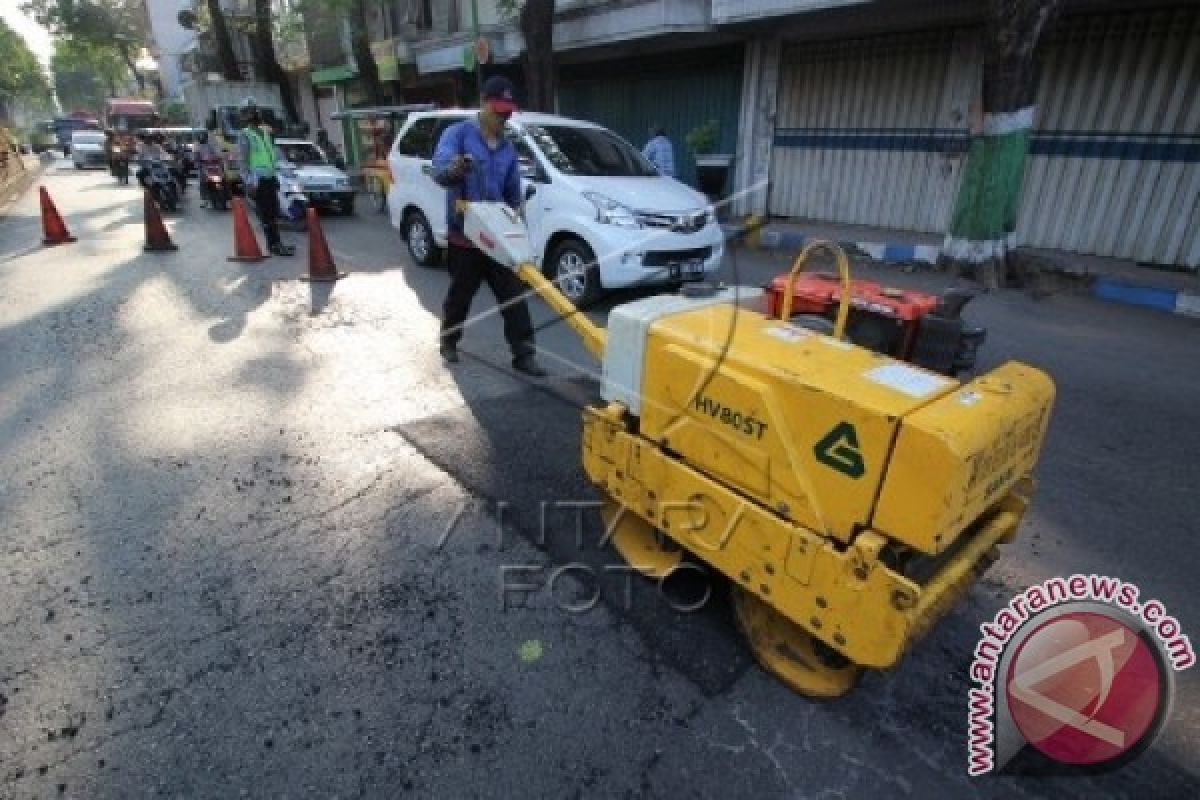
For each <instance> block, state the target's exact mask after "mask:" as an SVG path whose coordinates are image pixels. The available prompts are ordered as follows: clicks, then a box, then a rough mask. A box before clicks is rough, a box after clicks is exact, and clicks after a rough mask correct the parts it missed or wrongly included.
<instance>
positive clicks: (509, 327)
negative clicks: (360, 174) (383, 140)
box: [433, 75, 546, 378]
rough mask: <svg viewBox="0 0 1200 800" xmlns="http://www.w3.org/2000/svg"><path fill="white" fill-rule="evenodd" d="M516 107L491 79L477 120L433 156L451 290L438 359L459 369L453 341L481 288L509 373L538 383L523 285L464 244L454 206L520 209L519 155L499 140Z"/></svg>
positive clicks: (504, 86)
mask: <svg viewBox="0 0 1200 800" xmlns="http://www.w3.org/2000/svg"><path fill="white" fill-rule="evenodd" d="M516 107H517V106H516V103H515V102H514V100H513V88H512V83H510V82H509V81H508V79H507V78H504V77H501V76H499V75H497V76H493V77H491V78H489V79H488V80H487V82H486V83H485V84H484V85H483V97H482V102H481V103H480V111H479V114H478V116H477V117H476V118H475V119H469V120H464V121H463V122H459V123H457V124H455V125H451V126H450V127H449V128H447V129H446V131H445V133H443V134H442V137H441V140H440V141H439V142H438V146H437V149H436V150H435V151H434V154H433V170H434V179H435V180H436V181H437V182H438V183H439V184H441V185H442V186H445V187H446V219H447V221H448V225H447V228H448V233H447V247H446V266H447V267H448V268H449V271H450V289H449V291H448V292H447V293H446V301H445V303H444V304H443V307H442V311H443V314H442V332H441V353H442V357H443V358H444V359H445V360H446V361H447V362H448V363H451V364H454V363H457V362H458V342H459V340H460V339H461V338H462V334H463V324H464V323H465V322H466V319H467V314H468V313H469V312H470V310H471V300H472V299H474V297H475V293H476V292H477V291H479V286H480V284H481V283H484V282H486V283H487V285H488V288H489V289H491V291H492V294H493V295H495V296H496V304H497V305H499V306H500V313H501V314H502V315H503V316H504V338H505V339H507V340H508V346H509V348H510V349H511V350H512V355H513V362H512V363H513V368H514V369H516V370H518V371H519V372H523V373H525V374H526V375H532V376H534V377H539V378H540V377H544V376H545V375H546V371H545V370H543V369H542V367H541V365H539V364H538V362H537V359H536V358H535V357H534V353H535V351H536V348H535V345H534V342H533V322H532V320H531V319H530V317H529V307H528V306H527V305H526V304H525V301H524V299H522V295H523V294H524V293H525V285H524V284H523V283H522V282H521V280H520V278H518V277H517V276H516V274H515V273H514V272H513V271H512V270H511V269H508V268H507V267H504V266H503V265H501V264H499V263H497V262H496V261H495V260H493V259H492V258H491V257H489V256H488V255H487V254H486V253H484V252H483V251H481V250H479V249H478V248H477V247H475V245H474V244H472V243H471V241H470V240H469V239H467V237H466V236H465V235H464V234H463V215H462V213H461V211H459V209H458V205H457V204H458V201H459V200H465V201H467V202H505V203H507V204H508V205H509V206H511V207H513V208H517V207H519V206H520V205H521V177H520V171H519V166H518V161H517V152H516V148H515V147H513V144H512V142H510V141H509V140H508V139H507V138H506V137H505V135H504V124H505V123H506V122H507V121H508V118H509V117H510V116H511V115H512V112H513V111H515V110H516Z"/></svg>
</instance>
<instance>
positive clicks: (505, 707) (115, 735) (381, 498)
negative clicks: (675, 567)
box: [0, 163, 1200, 800]
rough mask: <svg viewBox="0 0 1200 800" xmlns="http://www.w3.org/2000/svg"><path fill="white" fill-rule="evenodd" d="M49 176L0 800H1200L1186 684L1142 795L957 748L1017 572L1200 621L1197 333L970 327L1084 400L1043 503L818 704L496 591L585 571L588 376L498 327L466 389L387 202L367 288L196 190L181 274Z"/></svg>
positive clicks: (743, 673)
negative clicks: (56, 225) (508, 338)
mask: <svg viewBox="0 0 1200 800" xmlns="http://www.w3.org/2000/svg"><path fill="white" fill-rule="evenodd" d="M44 185H45V186H46V187H47V188H48V189H49V190H50V192H51V193H52V195H53V196H54V199H55V200H56V202H57V203H58V206H59V209H60V210H61V211H62V212H63V214H64V216H65V217H66V218H67V222H68V224H69V225H70V227H71V229H72V232H73V233H74V234H75V235H77V236H78V237H79V241H78V242H77V243H75V244H71V245H65V246H62V247H58V248H41V247H40V246H39V244H38V241H39V238H40V236H39V229H38V219H37V196H36V193H26V194H25V195H24V196H23V197H21V198H19V199H18V200H17V201H16V202H15V203H14V205H13V206H12V207H10V208H9V209H8V211H7V213H6V214H5V215H4V216H3V217H0V515H2V516H0V518H2V519H3V520H4V523H5V524H4V528H3V537H2V538H0V798H28V797H47V798H53V797H77V798H140V797H170V798H176V797H184V798H193V797H198V798H209V797H211V798H226V797H263V798H276V797H279V798H283V797H322V798H324V797H343V798H344V797H395V796H399V795H402V794H403V795H406V796H413V797H514V796H528V797H555V798H557V797H593V796H595V797H672V798H675V797H721V798H734V797H755V798H763V797H794V798H800V797H806V798H807V797H811V798H850V797H867V796H873V797H880V796H882V797H903V796H912V797H926V796H956V797H957V796H967V797H997V798H999V797H1004V798H1009V797H1043V796H1056V797H1062V796H1066V797H1083V796H1096V795H1097V794H1099V795H1100V796H1104V797H1137V798H1139V800H1144V799H1145V798H1149V797H1185V796H1197V794H1200V792H1198V791H1197V790H1198V789H1200V714H1198V712H1197V700H1198V699H1200V685H1198V683H1197V680H1196V678H1195V672H1194V671H1189V672H1185V673H1181V674H1180V675H1179V676H1178V679H1179V680H1178V686H1177V697H1176V701H1175V706H1174V709H1173V711H1172V714H1171V719H1170V722H1169V727H1168V729H1167V731H1166V733H1165V735H1164V736H1163V737H1162V739H1160V741H1159V742H1158V743H1157V744H1156V745H1155V746H1154V748H1153V749H1152V750H1151V751H1150V752H1149V753H1147V754H1146V755H1144V756H1143V757H1142V758H1141V759H1140V760H1138V761H1137V762H1135V763H1133V764H1131V765H1129V766H1128V767H1125V768H1124V769H1122V770H1120V771H1118V772H1115V773H1112V774H1109V775H1105V776H1091V777H1085V776H1073V777H1066V778H1053V779H1051V778H1035V777H1029V776H1001V777H991V778H986V779H969V778H968V777H967V776H966V749H965V730H966V690H967V688H968V685H969V684H968V680H967V668H968V664H969V660H970V653H971V650H972V648H973V646H974V641H975V639H976V638H977V636H978V633H977V626H978V625H979V623H980V622H983V621H984V620H986V619H988V618H990V617H991V615H992V614H993V613H994V612H995V611H996V609H998V608H999V607H1000V606H1001V605H1002V604H1003V603H1004V602H1005V601H1006V600H1007V598H1008V597H1010V596H1011V595H1012V594H1013V593H1015V592H1017V591H1019V590H1020V589H1021V588H1023V587H1024V586H1026V585H1028V584H1029V583H1031V582H1033V581H1037V580H1042V579H1044V578H1046V577H1050V576H1052V575H1056V574H1069V573H1071V572H1085V573H1087V572H1097V573H1101V574H1111V575H1117V576H1120V577H1123V578H1125V579H1127V580H1131V581H1136V582H1138V583H1139V584H1140V585H1141V586H1142V587H1143V589H1144V591H1145V592H1146V593H1148V594H1153V595H1155V596H1156V597H1158V598H1160V599H1161V600H1162V601H1163V602H1164V604H1165V605H1166V607H1167V609H1168V610H1169V611H1170V612H1171V613H1173V614H1174V615H1176V616H1177V617H1178V618H1179V619H1180V621H1181V623H1182V625H1183V628H1184V631H1185V632H1189V633H1192V634H1193V635H1195V632H1196V631H1200V595H1197V593H1196V591H1195V588H1194V587H1195V576H1196V575H1197V574H1198V573H1200V558H1198V557H1197V549H1196V547H1195V546H1194V544H1193V539H1194V535H1195V530H1194V520H1195V519H1196V518H1197V517H1198V516H1200V493H1198V492H1197V491H1196V487H1197V486H1200V462H1198V460H1197V454H1198V453H1200V373H1197V371H1196V370H1195V369H1194V364H1195V352H1196V343H1197V341H1200V340H1198V339H1197V333H1200V323H1197V322H1196V321H1193V320H1186V319H1180V318H1173V317H1166V316H1159V315H1156V314H1154V313H1152V312H1145V311H1141V310H1138V309H1127V308H1123V307H1116V306H1105V305H1101V304H1099V303H1097V302H1095V301H1092V300H1089V299H1087V298H1083V297H1077V296H1073V295H1070V294H1060V295H1055V296H1052V297H1049V298H1044V299H1040V300H1039V299H1032V298H1030V297H1028V296H1026V295H1023V294H1020V293H1001V294H995V295H990V296H987V297H984V298H982V299H980V300H979V301H977V303H976V306H975V308H974V318H975V319H977V320H979V321H980V322H982V323H983V324H985V325H987V326H988V327H989V330H990V336H989V340H988V343H987V344H986V345H985V351H984V358H985V360H986V362H987V364H989V365H990V364H994V363H997V362H999V361H1002V360H1006V359H1008V358H1021V359H1023V360H1027V361H1029V362H1031V363H1034V364H1037V365H1039V366H1042V367H1044V368H1045V369H1047V370H1048V371H1049V372H1050V373H1051V374H1052V375H1053V376H1054V377H1055V379H1056V380H1057V382H1058V386H1059V399H1058V405H1057V408H1056V411H1055V419H1054V421H1053V423H1052V432H1051V436H1050V439H1049V441H1048V444H1047V448H1046V452H1045V454H1044V456H1043V462H1042V468H1041V473H1040V475H1039V482H1040V487H1039V491H1038V494H1037V497H1036V500H1035V505H1034V507H1033V510H1032V511H1031V513H1030V515H1029V517H1028V518H1027V521H1026V524H1025V526H1024V527H1023V529H1022V534H1021V537H1020V539H1019V540H1018V542H1017V543H1016V544H1014V545H1012V546H1010V547H1008V548H1006V550H1005V555H1004V556H1003V558H1002V559H1001V561H1000V562H999V564H998V565H997V566H996V567H995V568H994V569H993V570H992V571H991V572H990V573H989V574H988V576H987V577H986V579H985V580H984V581H983V582H982V583H981V584H980V585H978V586H977V587H975V589H974V590H973V591H972V592H971V595H970V597H969V599H968V601H967V602H966V603H964V604H963V605H962V606H961V607H959V608H958V609H956V610H955V611H954V612H953V613H952V614H950V615H949V617H948V618H946V619H945V620H944V621H943V622H942V624H941V625H940V626H939V627H938V628H937V629H936V630H935V632H934V633H933V634H932V635H931V636H930V637H929V638H928V639H926V640H925V641H924V642H922V643H921V644H920V645H919V646H918V647H917V648H916V649H915V651H914V652H913V653H912V654H911V655H910V656H909V657H908V658H907V659H906V660H905V661H904V662H903V663H902V664H901V665H900V666H899V667H898V668H897V669H895V670H894V671H892V672H890V673H887V674H880V673H873V674H869V675H867V676H866V677H865V678H864V680H863V681H862V684H861V685H860V687H859V688H858V689H857V690H856V691H855V692H854V693H853V694H852V695H850V696H849V697H847V698H845V699H843V700H841V701H838V702H834V703H814V702H810V701H807V700H804V699H802V698H799V697H797V696H795V695H793V694H791V693H789V692H788V691H787V690H785V689H784V688H782V687H781V686H780V685H778V684H777V683H776V682H774V681H773V680H772V679H770V678H769V677H768V676H766V675H765V674H763V673H762V672H761V671H760V670H759V669H757V668H756V667H755V666H753V665H752V664H751V663H749V662H748V660H746V659H745V658H744V655H738V654H739V653H741V650H740V648H738V647H735V646H733V645H732V644H731V643H732V642H736V638H735V637H734V635H733V634H732V626H731V625H730V624H729V621H728V619H727V618H726V616H725V610H727V609H724V607H723V606H722V605H721V604H720V603H715V604H714V606H713V608H712V609H709V610H707V611H706V612H705V614H704V615H702V617H701V618H700V622H696V621H694V620H686V619H681V618H673V617H672V616H671V615H670V614H666V615H664V614H663V613H662V609H661V608H660V607H659V606H660V605H661V604H662V603H664V602H665V599H664V598H663V597H662V596H660V595H658V594H657V593H656V592H655V591H650V590H644V587H643V588H642V589H641V590H639V591H638V592H637V593H635V594H634V595H633V597H634V600H635V604H636V605H638V606H639V608H638V609H635V610H633V611H631V610H630V609H628V608H625V607H623V606H622V604H621V603H620V602H616V601H613V600H612V599H611V598H606V599H605V601H604V602H601V603H598V604H596V605H595V606H594V607H592V608H590V610H588V611H587V612H586V613H568V612H567V611H565V610H564V606H566V605H568V604H571V603H577V602H580V598H584V599H586V598H587V597H588V596H589V595H590V593H591V587H589V586H588V585H587V582H586V581H585V580H582V579H579V578H578V576H567V577H566V578H565V579H563V580H561V581H559V582H557V583H555V584H553V585H550V586H544V587H543V588H541V589H540V590H538V591H531V592H523V593H519V596H512V595H502V594H501V592H500V576H501V574H502V572H501V570H502V568H504V567H513V566H520V567H522V568H523V569H524V570H525V571H524V572H522V573H521V574H522V575H534V574H536V575H546V574H549V572H550V571H552V570H553V569H554V567H555V565H556V563H559V562H560V560H561V554H560V553H559V552H558V551H556V550H555V548H553V547H546V546H539V545H544V543H542V542H539V541H538V537H537V536H534V535H530V534H531V527H532V526H533V523H531V522H530V519H531V516H530V515H531V513H533V512H534V511H535V509H534V508H532V507H531V504H535V498H541V499H542V500H546V501H552V500H563V499H570V500H587V499H590V498H588V497H580V496H578V495H576V494H574V493H573V492H574V488H573V487H574V486H575V483H577V482H578V480H579V475H578V472H577V452H578V440H577V438H572V433H573V431H572V428H571V426H572V425H575V424H577V423H576V422H574V420H577V416H578V413H577V409H576V408H575V407H573V406H572V404H573V403H575V404H578V403H579V402H582V400H583V399H586V397H587V396H589V393H594V386H593V385H592V384H591V383H590V379H591V376H592V375H593V374H594V371H593V370H592V368H591V367H590V365H589V364H588V361H587V359H586V356H585V354H584V351H583V350H582V348H581V347H580V346H579V344H578V343H577V342H576V341H575V340H574V339H573V337H572V336H571V334H570V333H569V332H568V331H565V330H563V328H562V326H561V325H555V324H554V320H553V317H552V314H551V313H550V312H549V310H548V309H546V308H545V307H543V306H542V305H541V304H540V303H536V304H535V308H534V312H535V320H536V321H537V322H538V324H539V325H541V326H543V330H542V331H541V332H540V334H539V337H540V338H539V344H540V345H541V346H542V348H543V354H542V357H543V360H544V361H545V363H546V364H547V366H548V367H549V368H550V369H551V370H552V372H553V373H554V376H553V379H552V380H551V381H549V382H548V383H547V385H545V386H542V387H531V386H530V385H529V384H527V383H526V382H524V381H521V380H518V379H517V378H516V377H515V376H514V375H512V374H511V373H510V372H509V371H508V370H507V369H506V364H507V358H506V354H505V350H504V343H503V340H502V337H501V336H500V328H499V323H498V321H496V320H495V319H494V318H485V319H483V320H482V321H481V322H480V323H479V325H478V326H477V327H476V328H474V329H472V330H471V331H470V332H469V333H468V336H467V338H466V339H465V341H464V349H465V350H466V353H467V358H465V359H464V362H463V363H462V364H461V365H459V366H458V367H457V368H455V370H453V371H448V370H447V369H445V368H444V367H443V365H442V364H441V362H440V359H439V358H438V355H437V351H436V348H435V347H434V346H433V342H434V339H435V335H436V330H437V309H438V307H439V305H440V301H441V297H442V293H443V292H444V290H445V286H446V281H447V278H446V276H445V274H444V272H442V271H440V270H425V269H421V268H418V267H414V266H412V265H411V264H410V262H409V261H408V258H407V255H406V254H405V253H404V252H403V249H402V246H401V243H400V242H399V240H398V238H397V237H396V235H395V233H394V232H393V231H392V230H391V229H390V227H389V226H388V225H387V223H386V221H385V219H384V218H383V217H382V216H378V215H375V214H374V213H373V212H370V211H368V210H366V209H365V208H364V209H362V210H360V212H359V214H358V216H357V217H354V218H349V219H340V218H330V219H326V220H325V232H326V235H327V237H328V239H329V242H330V244H331V246H332V248H333V251H334V254H335V256H336V257H337V259H338V261H339V266H341V267H342V268H343V269H346V270H348V271H349V272H350V273H351V274H350V276H349V277H348V278H347V279H345V280H343V281H341V282H339V283H337V284H336V285H334V286H332V287H331V286H328V285H318V284H308V283H305V282H302V281H300V280H297V278H298V277H299V276H300V275H301V274H302V272H303V270H304V265H305V261H304V249H303V246H302V245H303V240H302V239H301V238H300V237H297V236H295V235H292V239H293V240H294V241H295V242H296V243H297V244H298V245H301V247H300V255H299V256H298V257H297V258H295V259H290V260H289V259H271V260H268V261H266V262H264V263H262V264H260V265H242V264H234V263H230V262H228V261H227V260H226V258H225V257H226V255H228V254H229V253H230V252H231V242H230V234H229V228H230V223H229V217H228V215H225V214H217V213H212V212H208V211H206V210H204V209H202V208H200V207H199V204H198V202H197V199H196V197H195V194H194V190H193V192H192V196H191V198H190V202H189V204H188V207H186V208H185V210H184V211H183V212H181V213H180V214H178V215H174V216H172V217H169V218H168V220H167V224H168V227H169V229H170V230H171V233H172V236H173V237H174V240H175V241H176V243H177V244H179V246H180V250H179V251H178V252H177V253H173V254H154V253H149V254H148V253H143V252H142V249H141V245H142V229H141V197H140V195H139V194H138V192H137V191H136V190H133V189H121V188H118V187H116V186H115V184H114V183H113V182H112V180H111V179H110V178H109V177H108V176H107V174H105V173H99V172H88V173H80V172H76V171H74V170H72V169H70V168H69V167H68V166H66V165H65V163H63V164H59V166H58V167H57V168H56V169H54V170H51V171H50V172H49V173H48V174H47V175H46V177H45V179H44ZM783 263H784V262H783V260H782V259H780V258H776V257H771V256H764V255H757V254H746V253H742V254H740V255H739V256H738V257H737V259H736V261H733V262H731V263H729V264H727V272H728V275H727V277H729V278H731V279H732V278H734V277H735V274H736V277H737V278H739V279H740V280H741V281H742V282H745V283H760V282H761V281H762V280H763V279H765V278H766V277H767V276H769V275H771V274H773V273H774V272H776V271H779V269H780V268H781V266H782V264H783ZM864 271H865V272H866V274H869V275H882V274H886V275H887V276H888V280H891V281H895V282H898V283H905V284H914V285H925V286H932V285H935V284H938V283H940V282H944V280H945V279H944V277H942V276H939V275H936V274H913V275H908V274H903V273H899V272H887V273H884V272H881V271H878V270H875V269H873V268H869V267H868V268H864ZM485 297H486V292H485V293H483V294H481V295H480V298H479V299H478V300H477V309H482V308H484V307H486V305H487V304H488V303H490V298H489V299H488V300H487V301H486V302H485V301H484V298H485ZM603 315H604V311H603V309H601V310H599V311H598V312H596V316H597V318H598V319H602V318H603ZM509 410H511V412H512V413H511V414H510V413H508V411H509ZM505 417H509V418H511V419H509V420H508V421H507V422H506V421H504V419H502V418H505ZM514 420H515V421H514ZM522 426H524V427H523V428H522ZM574 433H575V435H577V431H575V432H574ZM523 435H526V436H528V440H527V441H526V440H525V439H523V438H519V437H522V436H523ZM514 440H516V441H514ZM559 479H561V482H556V481H558V480H559ZM564 492H567V493H570V496H569V497H564V496H563V493H564ZM556 493H557V494H556ZM510 505H511V506H514V507H516V508H515V513H513V514H511V515H506V509H508V507H509V506H510ZM566 524H567V523H562V525H560V527H563V526H565V525H566ZM556 530H557V529H556ZM559 532H560V533H561V531H559ZM539 568H540V570H541V571H540V572H539V571H538V570H539ZM656 615H657V616H656Z"/></svg>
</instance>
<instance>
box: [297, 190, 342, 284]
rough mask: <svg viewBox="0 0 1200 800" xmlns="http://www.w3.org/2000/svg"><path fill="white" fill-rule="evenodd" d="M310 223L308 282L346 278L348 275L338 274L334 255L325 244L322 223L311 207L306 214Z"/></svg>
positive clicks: (306, 218) (306, 219)
mask: <svg viewBox="0 0 1200 800" xmlns="http://www.w3.org/2000/svg"><path fill="white" fill-rule="evenodd" d="M305 221H306V222H307V223H308V280H310V281H336V280H337V279H338V278H344V277H346V273H344V272H338V268H337V265H336V264H334V263H333V255H332V254H331V253H330V252H329V245H328V244H327V243H326V242H325V234H324V232H323V231H322V230H321V221H320V220H319V219H318V218H317V210H316V209H315V208H313V207H311V206H309V208H308V211H306V212H305Z"/></svg>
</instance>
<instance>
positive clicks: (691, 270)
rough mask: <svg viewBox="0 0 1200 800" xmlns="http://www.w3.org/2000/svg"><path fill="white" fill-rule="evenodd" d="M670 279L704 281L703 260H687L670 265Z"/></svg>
mask: <svg viewBox="0 0 1200 800" xmlns="http://www.w3.org/2000/svg"><path fill="white" fill-rule="evenodd" d="M671 277H672V278H674V279H676V280H685V281H699V280H703V279H704V259H701V258H689V259H688V260H687V261H680V262H678V263H675V264H672V265H671Z"/></svg>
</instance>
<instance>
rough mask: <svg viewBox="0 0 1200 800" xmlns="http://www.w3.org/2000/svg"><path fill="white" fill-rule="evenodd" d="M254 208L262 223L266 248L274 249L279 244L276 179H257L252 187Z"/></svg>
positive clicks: (277, 186)
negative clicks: (255, 184)
mask: <svg viewBox="0 0 1200 800" xmlns="http://www.w3.org/2000/svg"><path fill="white" fill-rule="evenodd" d="M254 206H255V207H256V208H257V209H258V219H259V221H260V222H262V227H263V234H265V235H266V237H267V246H268V247H275V246H276V245H278V244H279V243H280V242H279V222H278V221H277V220H278V219H279V179H278V178H259V179H258V185H257V186H255V187H254Z"/></svg>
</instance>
